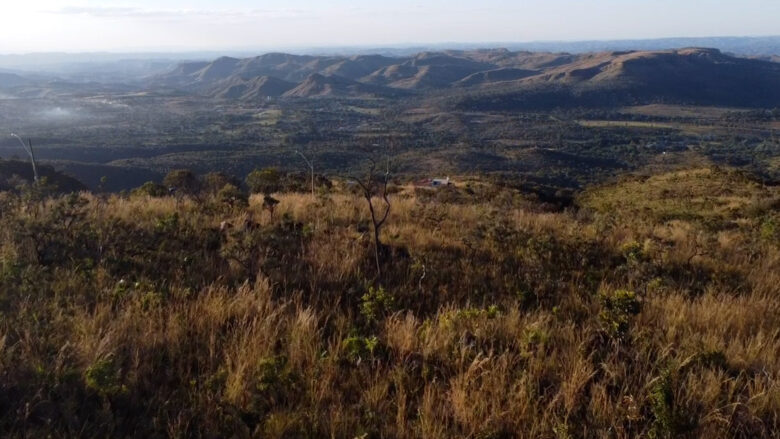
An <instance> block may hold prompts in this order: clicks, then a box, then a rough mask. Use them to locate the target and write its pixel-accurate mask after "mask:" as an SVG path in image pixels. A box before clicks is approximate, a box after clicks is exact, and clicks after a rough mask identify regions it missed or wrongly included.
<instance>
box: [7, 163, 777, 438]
mask: <svg viewBox="0 0 780 439" xmlns="http://www.w3.org/2000/svg"><path fill="white" fill-rule="evenodd" d="M392 192H393V195H391V197H390V201H391V204H392V210H391V215H390V217H389V220H388V223H387V225H386V228H385V230H384V231H383V238H384V241H385V243H386V244H388V246H389V250H388V251H387V252H385V253H386V255H385V257H384V258H383V262H382V266H383V272H382V275H381V276H378V275H377V272H376V268H375V266H374V260H373V252H372V246H371V237H370V235H371V233H370V223H369V217H368V212H367V208H366V205H365V200H363V199H362V198H361V197H359V196H357V195H354V194H352V193H351V191H350V190H349V187H343V188H339V186H338V185H337V186H336V187H335V188H334V189H332V190H330V191H329V192H327V193H321V194H319V195H318V196H317V198H316V199H313V198H312V197H311V195H308V194H296V193H285V194H275V195H274V197H276V198H277V199H278V200H279V204H278V206H276V208H275V211H274V213H273V215H271V213H270V212H269V211H268V210H265V209H263V208H262V204H263V197H262V196H253V197H252V198H251V199H250V201H249V206H248V207H244V206H242V205H241V203H233V202H226V201H225V200H226V199H225V198H224V197H222V196H212V195H208V194H201V195H200V196H198V197H196V198H188V197H182V198H180V199H175V198H168V197H162V198H149V197H147V196H144V195H140V194H136V195H132V196H128V197H120V196H110V197H108V198H100V197H97V196H94V195H89V194H81V195H73V196H66V197H61V198H53V199H46V200H36V199H31V198H29V197H26V198H19V197H17V196H16V195H14V194H11V193H3V194H2V195H0V203H1V204H2V208H0V316H2V318H1V319H0V431H2V432H3V435H4V436H27V437H39V436H46V435H48V434H51V435H53V436H98V437H105V436H154V437H158V436H160V437H163V436H174V437H180V436H196V437H197V436H204V437H349V438H351V437H355V436H358V437H360V436H362V435H365V436H364V437H441V438H444V437H529V438H532V437H534V438H536V437H605V436H610V437H613V436H614V437H653V436H654V437H668V436H678V435H687V436H690V437H766V438H769V437H773V436H775V435H776V434H777V432H778V431H780V398H778V392H777V389H778V378H777V377H778V374H780V358H779V357H778V355H777V352H780V330H779V329H778V328H780V295H778V285H780V241H779V240H780V229H779V228H778V227H779V226H778V224H780V220H779V218H778V217H779V215H778V206H777V203H776V200H777V197H778V195H780V193H779V192H778V189H777V188H765V187H763V186H760V185H758V184H756V183H754V182H753V181H752V180H750V179H749V178H745V177H744V176H742V175H741V174H737V173H734V172H732V171H723V170H712V169H701V170H692V171H680V172H676V173H671V174H664V175H660V176H653V177H650V178H645V179H644V180H626V181H623V182H619V183H615V184H613V185H608V186H602V187H598V188H593V189H590V190H588V191H586V193H584V194H583V195H581V198H580V199H579V204H580V206H579V207H578V208H572V209H570V210H567V211H564V212H560V211H554V210H551V209H549V207H547V206H544V205H541V204H539V203H538V202H536V201H533V200H531V199H530V198H529V197H528V196H526V195H524V194H522V193H520V192H517V191H515V190H512V189H510V188H506V187H499V186H495V185H493V184H490V183H487V182H482V181H471V182H470V183H469V184H468V185H465V184H459V185H458V187H450V188H444V189H442V190H439V191H429V190H427V189H422V188H413V187H397V188H395V189H394V190H393V191H392ZM699 199H703V200H711V201H707V202H702V201H699ZM230 200H232V199H230ZM230 200H228V201H230ZM773 200H774V201H773ZM681 212H682V213H685V212H688V214H681ZM670 213H672V215H670ZM710 218H717V219H718V222H717V223H716V224H715V226H713V224H711V221H709V220H710ZM231 226H232V227H231Z"/></svg>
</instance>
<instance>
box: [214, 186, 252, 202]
mask: <svg viewBox="0 0 780 439" xmlns="http://www.w3.org/2000/svg"><path fill="white" fill-rule="evenodd" d="M217 201H219V202H220V203H222V204H225V205H228V206H230V207H247V206H248V205H249V197H248V196H247V195H246V194H245V193H244V192H243V191H242V190H241V189H239V188H238V187H236V186H234V185H232V184H226V185H225V186H223V187H222V189H220V190H219V192H218V193H217Z"/></svg>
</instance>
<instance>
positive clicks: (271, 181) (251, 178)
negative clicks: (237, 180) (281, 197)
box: [246, 168, 282, 194]
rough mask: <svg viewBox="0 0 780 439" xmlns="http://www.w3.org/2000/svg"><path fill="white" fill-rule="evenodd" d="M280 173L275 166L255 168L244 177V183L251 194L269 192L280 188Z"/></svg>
mask: <svg viewBox="0 0 780 439" xmlns="http://www.w3.org/2000/svg"><path fill="white" fill-rule="evenodd" d="M281 178H282V177H281V175H280V174H279V171H278V170H277V169H276V168H265V169H263V170H259V169H255V170H254V171H252V172H251V173H249V175H247V177H246V184H247V186H249V190H250V191H252V193H253V194H270V193H272V192H276V191H278V190H279V189H280V183H281Z"/></svg>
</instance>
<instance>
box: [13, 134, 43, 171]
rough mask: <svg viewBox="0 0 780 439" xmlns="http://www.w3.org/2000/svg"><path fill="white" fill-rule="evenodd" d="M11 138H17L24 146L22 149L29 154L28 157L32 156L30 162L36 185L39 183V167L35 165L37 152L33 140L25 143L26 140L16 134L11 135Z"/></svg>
mask: <svg viewBox="0 0 780 439" xmlns="http://www.w3.org/2000/svg"><path fill="white" fill-rule="evenodd" d="M11 137H15V138H16V139H18V140H19V143H21V144H22V148H24V151H25V152H26V153H27V155H29V156H30V162H32V168H33V179H34V181H35V183H38V165H37V164H36V163H35V151H34V150H33V147H32V140H30V139H27V144H25V143H24V140H22V138H21V137H19V135H17V134H16V133H11Z"/></svg>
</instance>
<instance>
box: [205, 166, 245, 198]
mask: <svg viewBox="0 0 780 439" xmlns="http://www.w3.org/2000/svg"><path fill="white" fill-rule="evenodd" d="M226 185H231V186H235V187H240V186H241V181H240V180H238V179H237V178H235V177H232V176H230V175H227V174H224V173H222V172H209V173H208V174H206V175H204V176H203V190H205V191H206V192H208V193H209V194H210V195H216V194H218V193H219V192H220V191H221V190H222V189H224V187H225V186H226Z"/></svg>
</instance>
